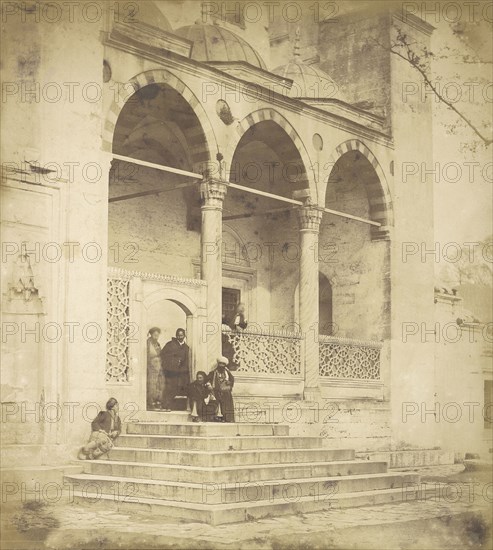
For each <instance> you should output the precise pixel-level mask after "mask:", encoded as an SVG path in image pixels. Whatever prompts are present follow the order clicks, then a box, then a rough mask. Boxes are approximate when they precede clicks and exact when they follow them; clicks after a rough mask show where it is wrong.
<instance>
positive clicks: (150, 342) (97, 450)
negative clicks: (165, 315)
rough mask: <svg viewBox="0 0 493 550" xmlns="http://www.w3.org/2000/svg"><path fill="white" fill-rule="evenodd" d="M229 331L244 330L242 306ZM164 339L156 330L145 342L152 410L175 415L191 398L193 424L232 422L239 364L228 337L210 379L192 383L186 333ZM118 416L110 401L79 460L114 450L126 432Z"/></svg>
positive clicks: (115, 403)
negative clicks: (176, 403)
mask: <svg viewBox="0 0 493 550" xmlns="http://www.w3.org/2000/svg"><path fill="white" fill-rule="evenodd" d="M223 323H224V320H223ZM226 324H227V323H226ZM228 326H229V327H230V328H231V329H232V330H244V329H246V327H247V321H246V318H245V308H244V306H243V304H239V305H238V308H237V310H236V312H235V315H234V317H233V318H232V320H231V323H230V324H228ZM160 334H161V329H159V328H158V327H153V328H151V329H150V330H149V333H148V339H147V405H148V408H149V409H159V410H165V411H171V410H172V409H173V408H174V400H175V399H176V398H177V397H182V398H187V399H188V403H189V406H190V411H191V415H192V420H193V421H194V422H206V421H217V422H234V421H235V414H234V403H233V396H232V391H233V386H234V383H235V379H234V376H233V374H232V372H231V370H234V369H235V368H237V365H236V364H234V362H233V356H234V350H233V347H232V345H231V344H230V342H229V340H228V339H227V337H226V338H223V350H222V351H223V355H222V356H221V357H219V358H218V359H217V361H216V367H215V368H214V369H213V370H212V371H211V372H210V373H209V374H207V373H206V372H204V371H199V372H197V375H196V378H195V380H194V381H193V382H192V383H190V368H189V356H190V348H189V347H188V345H187V343H186V342H185V339H186V332H185V330H184V329H182V328H179V329H177V331H176V333H175V336H174V337H173V338H172V339H171V340H170V341H169V342H167V343H166V344H165V346H164V347H163V348H161V345H160V343H159V341H158V340H159V336H160ZM229 367H230V368H229ZM118 411H119V406H118V401H117V400H116V399H115V398H114V397H111V398H110V399H109V400H108V402H107V403H106V410H105V411H101V412H99V413H98V415H97V416H96V418H95V419H94V420H93V421H92V423H91V436H90V438H89V441H88V442H87V444H86V445H84V446H83V447H82V448H81V449H80V451H79V454H78V458H79V459H80V460H85V459H96V458H99V457H100V456H102V455H103V454H106V453H107V452H108V451H110V450H111V449H112V448H113V446H114V441H115V439H116V438H117V437H118V436H119V435H120V433H121V429H122V423H121V420H120V417H119V415H118Z"/></svg>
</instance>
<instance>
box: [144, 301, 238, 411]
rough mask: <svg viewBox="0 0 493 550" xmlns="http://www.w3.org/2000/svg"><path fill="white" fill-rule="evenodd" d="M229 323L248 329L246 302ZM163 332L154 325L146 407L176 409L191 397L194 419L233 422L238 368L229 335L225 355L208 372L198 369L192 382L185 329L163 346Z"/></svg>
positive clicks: (164, 409) (178, 331)
mask: <svg viewBox="0 0 493 550" xmlns="http://www.w3.org/2000/svg"><path fill="white" fill-rule="evenodd" d="M223 324H225V320H223ZM226 324H227V325H228V327H229V328H230V329H231V330H234V331H238V330H244V329H246V327H247V321H246V318H245V307H244V305H243V304H239V305H238V307H237V309H236V311H235V314H234V316H233V317H232V318H231V320H230V323H226ZM160 334H161V329H160V328H158V327H152V328H151V329H150V330H149V337H148V339H147V408H148V409H149V410H163V411H171V410H176V409H180V408H181V407H180V406H179V404H178V402H177V399H182V400H183V399H188V403H189V406H190V410H191V411H192V419H193V420H194V421H195V422H198V421H201V420H217V421H223V422H234V411H233V399H232V396H231V392H232V389H233V385H234V376H233V374H232V372H231V371H232V370H236V369H237V367H238V365H237V363H236V362H235V361H234V349H233V346H232V345H231V343H230V342H229V339H228V337H227V335H226V334H223V339H222V356H221V357H220V358H218V359H217V365H216V367H215V368H214V369H213V370H212V371H211V372H210V373H209V374H207V373H206V372H204V371H199V372H198V373H197V375H196V379H195V381H193V382H192V383H190V367H189V357H190V348H189V347H188V345H187V343H186V342H185V339H186V332H185V330H184V329H182V328H179V329H177V330H176V334H175V336H174V337H173V338H172V339H171V340H170V341H169V342H167V343H166V344H165V346H164V347H163V348H161V345H160V343H159V336H160Z"/></svg>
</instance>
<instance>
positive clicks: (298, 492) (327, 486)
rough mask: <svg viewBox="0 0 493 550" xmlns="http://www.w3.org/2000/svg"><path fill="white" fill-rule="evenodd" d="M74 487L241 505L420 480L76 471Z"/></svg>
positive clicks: (95, 493) (94, 493)
mask: <svg viewBox="0 0 493 550" xmlns="http://www.w3.org/2000/svg"><path fill="white" fill-rule="evenodd" d="M65 480H66V481H67V482H68V483H72V484H73V485H74V489H77V490H79V489H81V490H82V492H84V493H85V494H86V496H87V497H88V498H98V497H99V496H100V495H101V494H104V495H110V496H112V495H115V494H117V495H124V496H128V497H129V498H131V497H134V498H136V499H137V500H139V499H140V498H142V497H143V498H154V499H159V500H165V501H168V500H170V501H173V502H183V503H195V504H238V503H242V502H256V501H264V500H265V501H269V502H274V501H281V502H291V501H293V500H296V499H299V498H302V497H312V498H316V499H330V498H332V497H335V498H337V497H338V496H339V495H340V494H344V493H357V492H359V491H378V490H384V489H400V490H405V488H406V487H407V486H409V485H412V484H414V483H416V482H417V481H418V480H419V476H418V475H416V474H413V473H400V472H399V473H378V474H363V475H350V476H339V477H314V478H294V479H288V480H286V479H279V480H268V481H262V482H245V483H213V482H210V483H208V482H206V483H183V482H180V481H173V482H170V481H161V480H156V479H141V478H136V477H116V476H115V477H112V476H104V475H95V474H75V475H68V476H66V477H65Z"/></svg>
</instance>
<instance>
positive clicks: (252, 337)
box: [225, 332, 301, 376]
mask: <svg viewBox="0 0 493 550" xmlns="http://www.w3.org/2000/svg"><path fill="white" fill-rule="evenodd" d="M225 334H226V335H227V337H228V340H229V342H230V343H231V345H232V346H233V349H234V356H233V361H234V362H235V363H236V364H237V365H239V366H238V370H237V371H236V372H239V373H245V374H266V375H276V374H277V375H279V374H281V375H288V376H297V375H300V374H301V340H300V338H299V337H296V336H293V337H286V336H276V335H270V334H255V333H248V332H226V333H225Z"/></svg>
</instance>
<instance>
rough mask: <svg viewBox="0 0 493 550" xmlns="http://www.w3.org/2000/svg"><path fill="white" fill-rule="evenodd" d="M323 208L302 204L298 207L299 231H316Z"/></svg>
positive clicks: (318, 227)
mask: <svg viewBox="0 0 493 550" xmlns="http://www.w3.org/2000/svg"><path fill="white" fill-rule="evenodd" d="M322 214H323V209H322V208H320V207H319V206H313V205H304V206H300V208H299V209H298V222H299V224H300V231H313V232H314V233H318V231H319V229H320V222H321V221H322Z"/></svg>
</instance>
